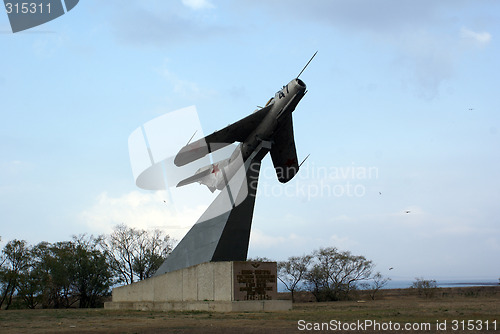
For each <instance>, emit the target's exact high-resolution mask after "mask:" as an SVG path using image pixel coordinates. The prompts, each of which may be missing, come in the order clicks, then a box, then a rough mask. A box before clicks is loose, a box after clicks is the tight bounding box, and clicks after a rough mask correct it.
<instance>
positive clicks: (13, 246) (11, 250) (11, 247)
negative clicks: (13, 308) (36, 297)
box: [0, 240, 30, 309]
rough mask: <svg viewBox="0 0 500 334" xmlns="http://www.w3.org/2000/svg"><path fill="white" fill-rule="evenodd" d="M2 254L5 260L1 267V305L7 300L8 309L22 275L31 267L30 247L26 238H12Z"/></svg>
mask: <svg viewBox="0 0 500 334" xmlns="http://www.w3.org/2000/svg"><path fill="white" fill-rule="evenodd" d="M2 255H3V257H4V262H3V265H2V266H1V267H0V307H2V304H3V303H4V302H7V303H6V309H8V308H9V306H10V304H11V303H12V296H13V295H14V293H15V291H16V289H17V288H18V286H19V282H20V279H21V276H22V275H23V273H24V271H25V270H26V269H27V268H28V267H29V259H30V248H29V247H28V246H27V243H26V241H24V240H12V241H9V242H8V243H7V244H6V245H5V247H4V248H3V250H2Z"/></svg>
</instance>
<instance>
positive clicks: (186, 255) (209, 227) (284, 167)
mask: <svg viewBox="0 0 500 334" xmlns="http://www.w3.org/2000/svg"><path fill="white" fill-rule="evenodd" d="M315 55H316V53H315V54H314V55H313V56H312V57H311V59H310V60H309V62H308V63H307V64H306V66H305V67H304V69H302V71H301V72H300V73H299V75H298V76H297V77H296V78H295V79H293V80H292V81H290V82H289V83H288V84H286V85H285V86H283V88H282V89H280V90H279V91H278V92H277V93H276V94H275V95H274V97H272V98H271V99H269V101H268V102H267V103H266V105H265V106H264V107H262V108H260V109H258V110H257V111H255V112H254V113H252V114H251V115H249V116H247V117H245V118H243V119H241V120H239V121H237V122H235V123H233V124H231V125H228V126H227V127H225V128H224V129H222V130H219V131H216V132H214V133H212V134H211V135H208V136H206V137H205V138H202V139H199V140H197V141H195V142H192V143H190V141H189V142H188V144H187V145H186V146H184V147H183V148H182V149H181V150H180V151H179V153H177V155H176V156H175V158H174V164H175V165H176V166H178V167H180V166H184V165H186V164H189V163H191V162H193V161H196V160H198V159H201V158H203V157H204V156H206V155H207V154H209V153H211V152H214V151H217V150H219V149H221V148H223V147H226V146H228V145H231V144H233V143H235V142H239V144H238V145H237V147H236V149H235V150H234V151H233V153H232V155H231V156H230V157H229V158H228V159H225V160H221V161H218V162H216V163H214V164H210V165H208V166H205V167H202V168H200V169H198V171H197V172H196V173H195V174H194V175H193V176H191V177H188V178H186V179H184V180H182V181H180V182H179V183H178V184H177V186H178V187H180V186H184V185H187V184H190V183H194V182H199V183H200V184H204V185H206V186H207V187H208V188H209V189H210V190H211V191H212V192H214V191H215V190H216V189H218V190H221V192H220V193H219V194H218V195H217V197H216V198H215V200H214V201H213V202H212V204H210V206H209V207H208V208H207V209H206V210H205V212H204V213H203V215H202V216H201V217H200V218H199V219H198V221H197V222H196V224H194V225H193V227H191V229H190V230H189V232H188V233H187V234H186V235H185V236H184V238H183V239H182V240H181V241H180V242H179V244H178V245H177V247H176V248H175V249H174V250H173V251H172V253H171V254H170V255H169V256H168V257H167V259H166V260H165V262H164V263H163V264H162V265H161V266H160V268H158V270H157V271H156V273H155V275H156V276H158V275H161V274H164V273H166V272H171V271H174V270H178V269H181V268H186V267H190V266H194V265H197V264H200V263H203V262H210V261H211V262H215V261H245V260H246V258H247V253H248V244H249V240H250V228H251V225H252V217H253V210H254V205H255V197H256V193H257V184H258V178H259V172H260V166H261V160H262V159H263V158H264V156H266V155H267V153H269V152H270V153H271V158H272V161H273V164H274V168H275V170H276V174H277V176H278V180H279V181H280V182H282V183H285V182H288V181H290V180H291V179H292V178H293V177H294V176H295V175H296V174H297V172H298V171H299V168H300V165H301V164H299V163H298V162H297V152H296V149H295V141H294V136H293V124H292V112H293V111H294V110H295V107H297V104H298V103H299V101H300V100H301V99H302V98H303V97H304V95H305V94H306V92H307V91H306V84H305V83H304V82H303V81H302V80H300V79H299V76H300V74H302V72H303V71H304V70H305V68H306V67H307V65H309V63H310V62H311V60H312V59H313V58H314V56H315ZM306 159H307V158H306ZM304 161H305V159H304Z"/></svg>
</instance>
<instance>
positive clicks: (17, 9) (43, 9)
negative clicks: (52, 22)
mask: <svg viewBox="0 0 500 334" xmlns="http://www.w3.org/2000/svg"><path fill="white" fill-rule="evenodd" d="M5 9H6V10H7V14H11V13H14V14H43V13H47V14H50V2H49V3H47V4H45V5H44V4H42V3H39V4H37V3H34V2H23V3H10V2H7V3H6V4H5Z"/></svg>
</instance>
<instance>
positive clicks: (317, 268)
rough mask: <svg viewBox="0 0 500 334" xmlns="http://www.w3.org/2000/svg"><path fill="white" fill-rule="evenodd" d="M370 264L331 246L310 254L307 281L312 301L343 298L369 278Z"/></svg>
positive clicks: (371, 264) (371, 268) (362, 257)
mask: <svg viewBox="0 0 500 334" xmlns="http://www.w3.org/2000/svg"><path fill="white" fill-rule="evenodd" d="M372 270H373V263H372V261H370V260H367V259H366V258H365V257H364V256H355V255H352V254H351V253H350V252H348V251H339V250H337V248H335V247H328V248H320V249H319V250H317V251H315V252H314V253H313V266H312V267H311V270H310V271H309V272H308V273H307V275H306V277H307V281H308V283H309V285H310V288H311V289H312V292H313V294H314V296H315V297H316V300H318V301H320V300H340V299H347V298H348V296H349V293H350V292H351V290H352V289H354V288H356V284H357V283H359V282H360V281H363V280H367V279H369V278H370V276H371V273H372Z"/></svg>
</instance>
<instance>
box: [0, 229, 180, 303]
mask: <svg viewBox="0 0 500 334" xmlns="http://www.w3.org/2000/svg"><path fill="white" fill-rule="evenodd" d="M173 244H174V240H173V239H172V238H170V236H169V235H168V234H164V233H162V232H161V231H160V230H153V231H146V230H142V229H135V228H129V227H127V226H125V225H123V224H121V225H117V226H116V227H115V228H114V229H113V232H112V233H110V234H109V235H101V236H97V237H95V236H93V235H90V236H88V235H79V236H73V238H72V240H70V241H63V242H56V243H48V242H40V243H39V244H36V245H29V244H28V243H27V242H26V241H24V240H11V241H9V242H7V244H5V246H4V247H3V249H2V251H1V253H0V309H2V308H4V309H8V308H10V307H17V308H31V309H33V308H36V307H43V308H69V307H80V308H86V307H98V306H101V305H102V304H103V300H104V298H105V297H108V296H109V295H110V290H111V287H113V286H114V285H117V284H120V283H122V284H130V283H133V282H135V281H139V280H143V279H146V278H149V277H151V276H153V275H154V273H155V272H156V270H157V269H158V268H159V266H160V265H161V264H162V263H163V261H164V260H165V259H166V257H167V256H168V254H169V253H170V252H171V251H172V248H173Z"/></svg>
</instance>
